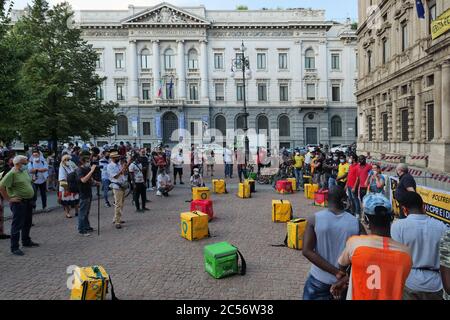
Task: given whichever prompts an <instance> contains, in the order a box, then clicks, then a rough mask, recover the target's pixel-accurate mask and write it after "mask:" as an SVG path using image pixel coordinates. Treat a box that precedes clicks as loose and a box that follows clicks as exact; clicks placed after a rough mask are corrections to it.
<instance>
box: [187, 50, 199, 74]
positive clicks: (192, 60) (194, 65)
mask: <svg viewBox="0 0 450 320" xmlns="http://www.w3.org/2000/svg"><path fill="white" fill-rule="evenodd" d="M188 68H189V69H190V70H195V69H198V54H197V50H195V49H191V50H189V52H188Z"/></svg>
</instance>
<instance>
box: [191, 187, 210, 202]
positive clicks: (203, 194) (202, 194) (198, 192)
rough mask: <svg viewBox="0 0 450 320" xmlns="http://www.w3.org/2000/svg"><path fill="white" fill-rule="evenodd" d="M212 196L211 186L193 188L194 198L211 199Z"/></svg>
mask: <svg viewBox="0 0 450 320" xmlns="http://www.w3.org/2000/svg"><path fill="white" fill-rule="evenodd" d="M210 197H211V196H210V192H209V188H206V187H202V188H192V200H209V199H210Z"/></svg>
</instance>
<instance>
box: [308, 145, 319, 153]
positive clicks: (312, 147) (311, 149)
mask: <svg viewBox="0 0 450 320" xmlns="http://www.w3.org/2000/svg"><path fill="white" fill-rule="evenodd" d="M306 148H307V149H308V151H310V152H313V151H314V150H316V149H318V148H320V146H319V145H318V144H308V145H307V146H306Z"/></svg>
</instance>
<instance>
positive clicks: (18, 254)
mask: <svg viewBox="0 0 450 320" xmlns="http://www.w3.org/2000/svg"><path fill="white" fill-rule="evenodd" d="M11 253H12V254H13V255H15V256H24V255H25V253H23V251H22V250H20V249H17V250H14V251H11Z"/></svg>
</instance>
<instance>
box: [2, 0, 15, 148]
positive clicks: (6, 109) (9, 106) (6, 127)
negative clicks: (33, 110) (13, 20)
mask: <svg viewBox="0 0 450 320" xmlns="http://www.w3.org/2000/svg"><path fill="white" fill-rule="evenodd" d="M13 4H14V3H13V1H5V0H0V57H1V59H0V114H1V116H0V141H5V142H10V141H11V140H13V139H14V138H15V137H16V136H17V128H16V126H15V124H16V123H17V113H15V112H14V111H15V107H16V101H17V99H18V98H19V94H18V92H17V90H16V85H17V81H18V76H17V70H18V66H19V61H18V59H17V55H16V50H15V46H14V45H13V44H11V43H10V42H9V41H8V38H7V35H8V33H9V32H10V29H11V26H10V14H11V10H12V7H13Z"/></svg>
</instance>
